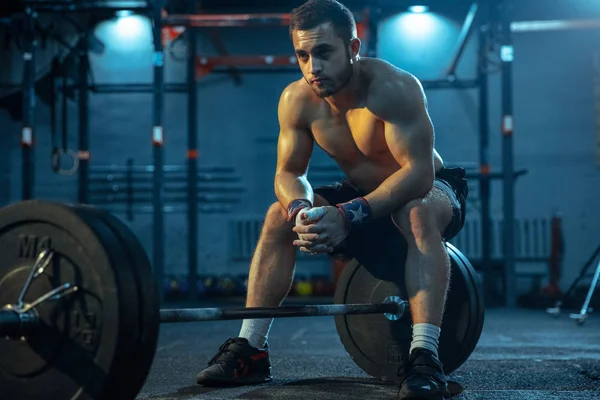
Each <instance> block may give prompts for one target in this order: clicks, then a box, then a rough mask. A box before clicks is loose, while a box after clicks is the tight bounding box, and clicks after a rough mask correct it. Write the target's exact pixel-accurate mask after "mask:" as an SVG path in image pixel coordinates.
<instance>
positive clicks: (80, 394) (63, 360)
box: [0, 200, 137, 400]
mask: <svg viewBox="0 0 600 400" xmlns="http://www.w3.org/2000/svg"><path fill="white" fill-rule="evenodd" d="M112 246H115V247H114V248H113V247H112ZM46 248H50V249H52V250H53V251H54V253H55V254H54V257H53V260H52V263H51V265H49V266H48V267H47V268H46V270H45V272H44V273H43V274H42V275H41V276H39V277H38V278H36V279H35V280H34V281H33V283H32V285H31V287H30V290H29V291H28V293H27V295H26V296H25V302H31V301H33V300H34V299H36V298H38V297H39V296H41V295H42V294H45V293H47V292H48V291H50V290H52V289H54V288H56V287H58V286H59V285H61V284H63V283H67V282H69V283H72V284H74V285H76V286H77V287H78V288H79V290H78V291H77V292H75V293H74V294H72V295H69V296H67V297H64V298H62V299H60V300H56V301H48V302H44V303H42V304H40V305H39V306H38V307H36V310H37V312H38V314H39V318H40V324H39V326H38V327H37V328H36V329H35V330H34V331H33V332H32V333H31V334H30V335H29V336H28V337H27V338H25V339H24V340H0V354H2V357H1V358H0V398H1V399H33V400H36V399H44V400H47V399H77V400H80V399H82V400H83V399H100V398H116V397H114V396H113V397H110V396H111V395H112V394H113V393H114V392H112V391H111V388H112V387H113V385H115V384H120V383H122V382H124V379H125V378H124V377H122V376H119V374H117V373H116V372H118V371H119V369H118V368H117V366H118V365H122V364H123V363H125V362H126V359H127V358H128V357H130V356H129V353H128V348H129V347H131V346H132V345H133V344H134V343H135V339H136V335H137V320H136V318H132V317H131V316H132V315H136V314H137V303H136V301H135V300H134V301H131V298H130V297H131V293H132V291H133V292H135V290H136V288H135V280H134V279H133V273H132V272H131V270H128V269H127V264H126V262H124V254H122V252H119V250H118V245H117V239H116V237H114V235H112V234H111V232H110V231H109V230H108V229H106V228H105V227H103V226H102V225H101V224H96V226H90V224H89V223H88V222H87V221H85V220H83V219H82V218H81V217H80V216H79V215H78V214H77V213H76V212H75V211H74V210H73V209H70V208H69V207H67V206H65V205H61V204H56V203H51V202H44V201H37V200H34V201H24V202H20V203H16V204H14V205H10V206H8V207H5V208H3V209H0V254H2V255H3V257H2V261H0V306H4V305H6V304H14V303H15V302H16V300H17V298H18V296H19V293H20V292H21V289H22V288H23V286H24V283H25V280H26V278H27V276H28V274H29V271H30V270H31V267H32V265H33V262H34V259H35V258H36V256H37V255H38V254H39V252H41V251H42V250H43V249H46Z"/></svg>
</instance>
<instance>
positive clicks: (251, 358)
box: [196, 338, 272, 386]
mask: <svg viewBox="0 0 600 400" xmlns="http://www.w3.org/2000/svg"><path fill="white" fill-rule="evenodd" d="M271 379H272V377H271V363H270V361H269V351H268V350H258V349H257V348H255V347H252V346H250V344H248V340H247V339H245V338H230V339H228V340H227V341H226V342H225V343H223V344H222V345H221V347H219V352H218V353H217V354H216V355H215V356H214V357H213V358H212V359H211V360H210V361H209V362H208V367H206V368H205V369H204V370H202V371H201V372H200V373H199V374H198V376H197V377H196V382H198V384H199V385H205V386H229V385H231V386H233V385H254V384H259V383H265V382H269V381H271Z"/></svg>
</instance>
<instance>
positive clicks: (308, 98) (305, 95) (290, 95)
mask: <svg viewBox="0 0 600 400" xmlns="http://www.w3.org/2000/svg"><path fill="white" fill-rule="evenodd" d="M313 95H314V94H313V92H312V91H311V90H310V88H309V87H308V85H307V84H306V82H305V81H304V80H303V79H298V80H297V81H294V82H292V83H290V84H289V85H287V86H286V87H285V89H283V91H282V92H281V97H280V99H279V101H280V103H281V104H284V105H290V106H291V105H293V106H296V107H297V106H304V105H308V104H310V103H311V102H312V99H313Z"/></svg>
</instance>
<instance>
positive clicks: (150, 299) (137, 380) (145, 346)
mask: <svg viewBox="0 0 600 400" xmlns="http://www.w3.org/2000/svg"><path fill="white" fill-rule="evenodd" d="M77 211H78V212H80V213H81V214H82V215H84V216H86V218H96V219H100V220H102V222H103V223H104V224H106V225H107V226H108V227H109V228H110V229H111V231H112V232H113V233H114V234H115V235H116V236H117V238H118V239H119V242H120V243H121V245H122V246H123V247H124V250H125V252H126V253H127V256H128V263H129V265H130V266H131V267H132V270H133V272H134V275H135V280H136V283H137V292H138V305H139V313H138V318H139V322H138V324H139V326H140V328H141V329H140V332H139V336H138V339H137V343H136V345H135V346H134V348H133V349H132V350H133V354H132V360H133V361H134V362H135V366H134V367H133V368H131V370H129V371H128V372H127V379H128V381H129V382H128V385H127V386H126V387H124V388H123V389H122V390H121V393H120V394H121V395H122V396H123V397H122V398H127V399H133V398H135V397H136V395H137V394H138V393H139V391H140V390H141V388H142V387H143V385H144V383H145V381H146V378H147V376H148V373H149V371H150V368H151V367H152V362H153V361H154V355H155V353H156V347H157V343H158V336H159V332H160V297H159V294H158V287H157V282H156V280H155V279H154V274H153V271H152V265H151V263H150V260H149V258H148V255H147V253H146V251H145V250H144V247H143V246H142V244H141V243H140V241H139V239H138V238H137V236H135V234H134V233H133V232H132V231H131V230H130V229H129V228H128V227H127V225H126V224H125V223H123V222H122V221H121V220H120V219H119V218H118V217H116V216H115V215H113V214H111V213H110V212H108V211H105V210H102V209H99V208H95V207H89V206H78V207H77ZM126 388H128V389H129V393H125V389H126Z"/></svg>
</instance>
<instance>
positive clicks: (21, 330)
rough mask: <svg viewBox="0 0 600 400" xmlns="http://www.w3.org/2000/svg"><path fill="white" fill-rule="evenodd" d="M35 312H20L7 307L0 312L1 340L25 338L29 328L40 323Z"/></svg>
mask: <svg viewBox="0 0 600 400" xmlns="http://www.w3.org/2000/svg"><path fill="white" fill-rule="evenodd" d="M38 320H39V319H38V317H37V314H36V312H35V310H29V311H27V312H18V311H17V310H16V309H14V308H12V307H10V306H7V307H5V308H4V309H2V310H0V338H9V339H14V338H19V337H22V336H24V335H25V334H26V333H27V332H28V330H29V328H31V327H33V326H35V325H36V324H37V322H38Z"/></svg>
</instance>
